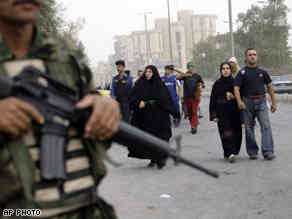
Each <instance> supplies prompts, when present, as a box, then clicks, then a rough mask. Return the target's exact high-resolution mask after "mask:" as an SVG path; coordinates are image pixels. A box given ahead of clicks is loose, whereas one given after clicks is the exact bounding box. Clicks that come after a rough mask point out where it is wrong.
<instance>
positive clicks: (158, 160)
mask: <svg viewBox="0 0 292 219" xmlns="http://www.w3.org/2000/svg"><path fill="white" fill-rule="evenodd" d="M130 108H131V109H132V110H133V118H132V122H131V123H132V125H134V126H136V127H137V128H139V129H141V130H143V131H146V132H148V133H150V134H152V135H154V136H156V137H158V138H160V139H162V140H165V141H169V139H170V138H171V122H170V121H171V120H170V114H171V115H172V116H173V117H175V118H179V117H180V115H179V112H178V111H177V108H176V106H175V104H174V102H173V101H172V98H171V96H170V94H169V91H168V89H167V87H166V86H165V85H164V83H163V82H162V80H161V78H160V76H159V73H158V70H157V68H156V67H155V66H153V65H149V66H147V67H146V68H145V72H144V74H143V76H142V77H141V78H140V80H138V81H137V82H136V84H135V87H134V88H133V90H132V93H131V96H130ZM128 149H129V155H128V156H129V157H134V158H140V159H150V160H151V162H150V164H149V165H148V166H149V167H154V166H155V165H157V166H158V168H159V169H161V168H163V167H164V166H165V164H166V156H165V155H164V154H161V153H159V152H157V151H155V150H150V149H145V148H141V147H139V145H130V146H128Z"/></svg>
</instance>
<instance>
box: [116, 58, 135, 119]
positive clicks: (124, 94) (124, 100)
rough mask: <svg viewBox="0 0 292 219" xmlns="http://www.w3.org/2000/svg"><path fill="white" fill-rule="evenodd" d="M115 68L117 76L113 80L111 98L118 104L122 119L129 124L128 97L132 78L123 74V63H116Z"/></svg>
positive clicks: (121, 61) (120, 61) (131, 86)
mask: <svg viewBox="0 0 292 219" xmlns="http://www.w3.org/2000/svg"><path fill="white" fill-rule="evenodd" d="M116 66H117V71H118V73H119V74H118V75H117V76H115V77H114V78H113V81H112V89H111V97H113V98H114V99H116V100H117V101H118V102H119V103H120V110H121V114H122V119H123V120H124V121H126V122H130V115H131V113H130V107H129V96H130V93H131V90H132V88H133V80H132V77H131V76H129V75H128V74H126V72H125V61H123V60H119V61H117V62H116Z"/></svg>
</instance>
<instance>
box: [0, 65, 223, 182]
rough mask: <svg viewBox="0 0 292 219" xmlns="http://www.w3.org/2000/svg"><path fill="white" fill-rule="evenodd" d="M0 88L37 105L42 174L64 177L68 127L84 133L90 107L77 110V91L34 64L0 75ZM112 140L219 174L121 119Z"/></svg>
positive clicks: (1, 139) (5, 93) (3, 93)
mask: <svg viewBox="0 0 292 219" xmlns="http://www.w3.org/2000/svg"><path fill="white" fill-rule="evenodd" d="M0 87H1V90H0V98H5V97H9V96H14V97H17V98H20V99H21V100H23V101H26V102H28V103H30V104H31V105H33V106H34V107H36V109H38V110H39V112H40V113H41V114H42V115H43V116H44V118H45V123H44V125H42V126H40V127H39V129H38V130H39V131H40V141H39V144H40V164H41V166H40V167H41V176H42V177H43V178H44V179H48V180H50V179H65V178H66V173H65V160H64V151H65V148H66V142H67V141H66V140H67V137H68V129H69V127H75V128H76V129H77V130H81V131H82V132H83V130H84V125H85V123H86V121H87V120H88V118H89V116H90V110H85V111H76V109H75V105H76V103H77V102H78V99H77V95H76V91H75V90H73V89H72V88H70V87H69V86H67V85H65V84H63V83H61V82H60V81H56V80H55V79H53V78H52V77H50V76H49V75H47V74H44V73H43V72H41V71H39V70H38V69H36V68H34V67H26V68H25V69H23V71H22V72H21V73H20V74H19V75H18V76H15V77H13V78H8V77H0ZM81 134H83V133H81ZM81 136H83V135H81ZM8 141H9V139H8V138H7V137H6V136H5V135H2V136H0V142H2V143H3V142H8ZM112 141H114V142H117V143H119V144H121V145H126V146H127V145H130V144H131V145H133V144H134V145H139V147H145V148H149V149H152V150H153V149H154V150H156V151H158V152H160V153H163V154H165V155H166V156H167V157H170V158H173V159H174V160H175V162H176V163H183V164H185V165H187V166H190V167H192V168H195V169H198V170H200V171H202V172H205V173H206V174H208V175H210V176H213V177H216V178H217V177H219V175H218V173H217V172H215V171H213V170H210V169H207V168H205V167H203V166H201V165H199V164H196V163H194V162H192V161H190V160H188V159H186V158H184V157H182V156H180V155H179V154H178V153H177V150H174V149H172V148H170V146H169V144H168V143H167V142H165V141H163V140H161V139H159V138H157V137H154V136H152V135H150V134H148V133H146V132H144V131H141V130H139V129H137V128H135V127H133V126H131V125H129V124H127V123H125V122H123V121H121V123H120V127H119V131H118V133H117V134H116V135H115V136H114V137H113V138H112Z"/></svg>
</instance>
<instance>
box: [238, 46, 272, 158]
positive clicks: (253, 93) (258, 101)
mask: <svg viewBox="0 0 292 219" xmlns="http://www.w3.org/2000/svg"><path fill="white" fill-rule="evenodd" d="M245 57H246V63H247V66H246V67H245V68H243V69H242V70H241V71H239V73H238V74H237V76H236V78H235V82H234V93H235V96H236V100H237V103H238V107H239V109H241V110H243V112H244V119H245V131H246V148H247V153H248V155H249V157H250V159H251V160H256V159H257V158H258V150H259V148H258V145H257V142H256V139H255V131H254V127H255V118H257V119H258V121H259V123H260V126H261V136H262V153H263V156H264V158H265V160H273V159H274V158H275V155H274V141H273V136H272V129H271V124H270V120H269V113H268V107H267V103H266V88H265V86H267V88H268V89H267V90H268V93H269V94H270V96H271V99H272V105H271V111H272V112H273V113H274V112H276V110H277V105H276V101H275V95H274V89H273V85H272V80H271V78H270V76H269V74H268V73H267V72H266V71H265V70H263V69H261V68H259V67H258V56H257V51H256V50H255V49H254V48H249V49H247V50H246V52H245Z"/></svg>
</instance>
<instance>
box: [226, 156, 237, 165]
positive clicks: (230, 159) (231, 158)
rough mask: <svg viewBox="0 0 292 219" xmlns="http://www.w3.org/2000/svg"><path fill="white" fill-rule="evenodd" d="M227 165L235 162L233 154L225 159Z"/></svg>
mask: <svg viewBox="0 0 292 219" xmlns="http://www.w3.org/2000/svg"><path fill="white" fill-rule="evenodd" d="M227 160H228V162H229V163H234V162H235V161H236V156H235V155H234V154H231V155H230V156H229V157H228V158H227Z"/></svg>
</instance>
